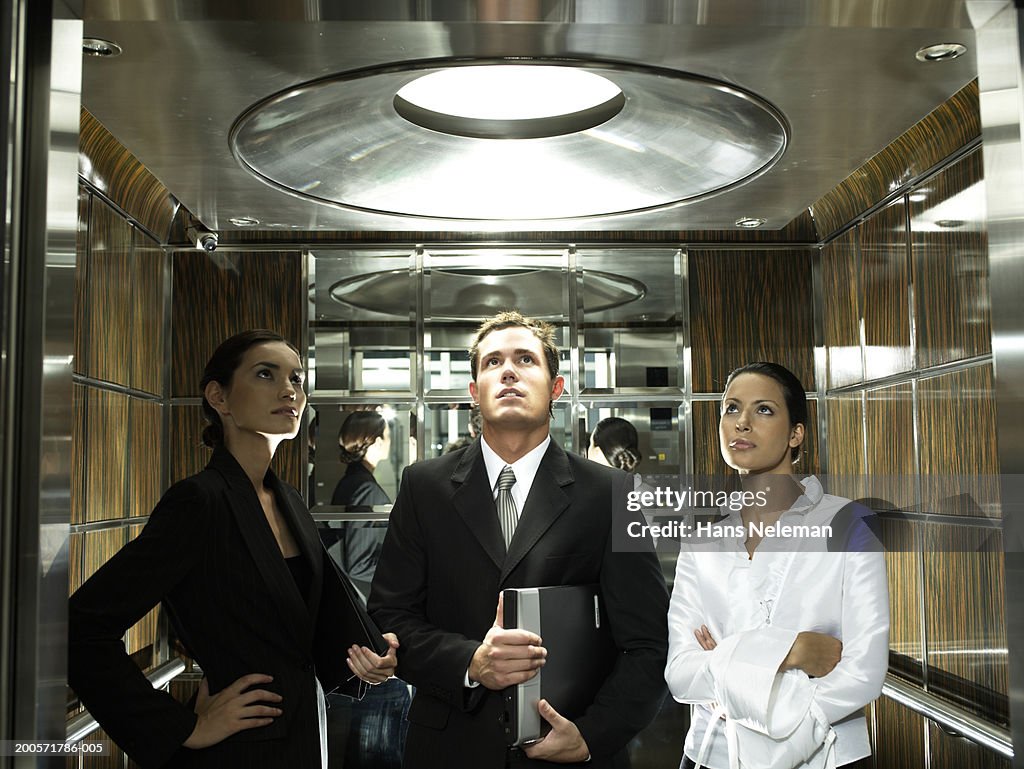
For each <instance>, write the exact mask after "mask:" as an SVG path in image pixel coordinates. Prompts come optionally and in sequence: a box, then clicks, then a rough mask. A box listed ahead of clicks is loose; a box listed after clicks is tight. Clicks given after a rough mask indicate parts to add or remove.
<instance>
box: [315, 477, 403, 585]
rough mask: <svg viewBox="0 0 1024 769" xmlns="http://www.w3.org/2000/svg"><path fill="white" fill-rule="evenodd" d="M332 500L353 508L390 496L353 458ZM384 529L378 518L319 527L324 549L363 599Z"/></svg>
mask: <svg viewBox="0 0 1024 769" xmlns="http://www.w3.org/2000/svg"><path fill="white" fill-rule="evenodd" d="M331 504H332V505H344V506H345V508H346V509H347V510H348V511H349V512H352V511H359V510H366V509H369V508H370V507H371V506H372V505H390V504H391V498H390V497H389V496H388V495H387V492H386V491H384V489H383V488H382V487H381V485H380V484H379V483H377V479H376V478H374V477H373V473H371V472H370V471H369V470H368V469H367V467H366V465H364V464H363V463H362V462H353V463H352V464H350V465H349V466H348V468H347V469H346V470H345V475H343V476H342V477H341V480H340V481H338V485H337V486H335V487H334V494H332V495H331ZM386 531H387V524H386V523H383V522H381V521H331V522H329V523H328V524H327V526H326V528H321V530H320V538H321V539H322V540H323V542H324V545H326V546H327V552H328V553H329V554H330V556H331V557H332V558H333V559H334V561H335V563H337V564H338V566H339V567H340V568H341V570H342V571H343V572H345V574H346V575H348V578H349V580H351V582H352V585H353V586H354V587H355V588H356V589H357V590H358V591H359V595H360V596H361V597H362V599H363V601H364V602H365V601H366V596H368V595H369V594H370V583H371V582H372V581H373V573H374V570H375V569H376V568H377V561H378V560H379V559H380V549H381V546H382V545H383V543H384V534H385V533H386Z"/></svg>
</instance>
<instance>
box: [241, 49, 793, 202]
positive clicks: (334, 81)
mask: <svg viewBox="0 0 1024 769" xmlns="http://www.w3.org/2000/svg"><path fill="white" fill-rule="evenodd" d="M485 67H486V68H488V69H491V70H501V69H502V68H508V67H516V68H531V67H544V68H545V69H548V68H566V69H568V70H571V71H573V72H576V73H582V74H584V75H590V76H594V77H596V78H599V79H602V80H605V81H607V82H608V83H610V84H611V86H612V87H613V89H617V90H618V92H619V96H618V97H616V96H614V95H613V96H611V97H609V98H606V99H604V100H599V101H597V102H596V104H591V105H590V106H589V107H588V106H585V107H583V108H582V109H574V108H571V107H568V106H566V107H564V108H563V110H562V111H561V112H560V113H555V114H552V113H548V114H540V115H539V116H538V115H533V116H527V117H512V118H509V117H508V116H504V117H502V118H500V119H499V123H501V122H503V125H497V126H496V125H495V124H493V123H491V124H489V125H486V126H484V125H483V123H486V122H487V121H489V120H492V118H490V117H482V118H481V117H470V118H469V119H468V120H469V122H468V123H467V121H466V120H465V116H460V115H457V114H453V113H452V112H447V113H445V112H439V111H438V110H436V109H430V108H429V107H428V108H426V110H425V111H427V112H433V113H438V114H442V115H444V121H445V122H444V123H443V124H434V125H431V124H430V123H429V119H428V120H424V119H423V115H422V113H415V114H414V113H413V112H410V111H408V110H407V109H406V108H405V106H404V105H403V104H402V102H409V103H411V102H410V100H409V99H407V98H406V97H405V96H402V97H401V101H398V100H397V99H396V96H398V94H399V93H400V92H402V93H405V92H404V91H403V89H405V88H406V87H408V86H410V84H412V83H414V82H417V81H425V80H427V78H428V76H433V75H435V74H437V75H440V73H447V72H452V71H454V70H458V69H460V68H466V69H477V70H483V69H484V68H485ZM611 93H612V94H614V90H612V91H611ZM499 101H500V100H499ZM557 103H558V102H557V100H556V104H557ZM396 105H397V106H396ZM420 108H421V109H423V107H422V105H420ZM403 112H404V113H405V114H404V115H403V114H402V113H403ZM580 112H583V113H585V114H584V116H580V115H579V113H580ZM583 117H585V118H586V119H585V120H583V122H582V123H581V122H578V121H579V120H581V119H583ZM460 118H462V120H461V122H460ZM516 120H525V121H526V122H525V123H522V124H520V125H519V128H520V129H525V128H529V129H530V131H529V132H527V133H526V134H524V136H522V137H517V138H509V136H508V135H507V134H506V135H503V136H502V138H496V137H495V135H493V134H495V133H497V134H500V133H501V131H502V130H505V131H507V132H514V130H516V129H515V126H514V125H512V124H513V123H514V121H516ZM573 120H576V121H577V122H576V128H577V130H570V131H568V132H557V133H556V131H555V129H557V128H559V124H560V123H561V127H562V128H565V124H566V122H567V121H568V122H572V121H573ZM452 121H455V122H456V123H459V125H456V127H455V129H454V130H453V129H452V128H451V126H452ZM474 121H483V122H476V123H474ZM537 121H540V122H537ZM467 125H469V126H470V129H467ZM481 127H484V128H486V129H487V130H489V131H491V132H492V135H488V136H486V138H481V135H480V133H479V132H477V133H475V134H474V133H473V132H472V129H473V128H475V129H479V128H481ZM541 129H543V130H542V131H541V133H540V134H537V131H539V130H541ZM531 132H532V135H531ZM787 140H788V126H787V123H786V121H785V119H784V117H783V116H782V115H781V113H780V112H779V111H778V110H776V109H775V108H774V107H773V106H772V105H771V104H769V103H768V102H766V101H765V100H763V99H761V98H760V97H758V96H756V95H755V94H752V93H749V92H746V91H742V90H740V89H738V88H736V87H734V86H731V85H728V84H726V83H722V82H719V81H715V80H711V79H708V78H703V77H700V76H696V75H691V74H687V73H684V72H678V71H675V70H668V69H660V68H656V67H643V66H636V65H630V64H619V63H608V62H596V61H584V60H571V59H533V60H528V61H524V60H522V59H511V60H504V59H498V60H472V61H465V60H460V61H445V62H437V61H432V62H429V63H419V64H407V65H401V66H398V65H396V66H390V67H385V68H374V69H367V70H361V71H358V72H350V73H342V74H339V75H334V76H331V77H327V78H324V79H321V80H317V81H314V82H310V83H306V84H303V85H300V86H296V87H295V88H292V89H290V90H288V91H287V92H282V93H279V94H275V95H273V96H271V97H269V98H267V99H265V100H263V101H261V102H259V103H257V104H255V105H253V106H252V107H251V108H250V109H249V110H247V111H246V112H245V113H244V114H242V115H241V116H240V117H239V118H238V119H237V120H236V121H235V124H234V126H233V127H232V129H231V135H230V144H231V149H232V152H233V153H234V155H235V158H236V159H237V160H238V161H239V163H241V164H242V166H243V167H244V168H246V169H247V170H249V171H250V172H251V173H253V174H254V175H256V176H257V177H258V178H260V179H261V180H263V181H265V182H267V183H268V184H270V185H272V186H274V187H277V188H278V189H281V190H283V191H286V192H289V193H291V194H294V195H298V196H300V197H303V198H306V199H310V200H315V201H318V202H321V203H326V204H330V205H336V206H342V207H346V208H352V209H356V210H362V211H368V212H373V213H382V214H393V215H399V216H416V217H428V218H440V219H462V220H505V221H509V220H519V221H523V220H552V219H577V218H586V217H592V216H608V215H614V214H626V213H631V212H636V211H643V210H649V209H655V208H662V207H666V206H673V205H678V204H680V203H685V202H687V201H692V200H696V199H699V198H703V197H707V196H709V195H713V194H716V193H718V192H721V191H723V190H726V189H729V188H732V187H735V186H738V185H741V184H744V183H746V182H748V181H750V180H751V179H754V178H756V177H757V176H759V175H760V174H762V173H764V172H765V171H766V170H768V169H769V168H770V167H771V166H772V165H774V164H775V162H777V161H778V159H779V158H780V157H781V156H782V155H783V153H784V152H785V149H786V144H787Z"/></svg>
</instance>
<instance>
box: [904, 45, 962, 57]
mask: <svg viewBox="0 0 1024 769" xmlns="http://www.w3.org/2000/svg"><path fill="white" fill-rule="evenodd" d="M965 53H967V46H964V45H960V43H937V44H935V45H926V46H925V47H924V48H921V49H920V50H918V52H917V53H916V54H914V56H915V57H916V58H917V60H918V61H948V60H949V59H956V58H958V57H960V56H963V55H964V54H965Z"/></svg>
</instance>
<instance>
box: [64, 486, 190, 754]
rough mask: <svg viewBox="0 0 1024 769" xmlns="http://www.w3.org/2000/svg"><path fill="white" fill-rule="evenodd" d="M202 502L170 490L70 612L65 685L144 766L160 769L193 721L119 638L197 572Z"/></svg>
mask: <svg viewBox="0 0 1024 769" xmlns="http://www.w3.org/2000/svg"><path fill="white" fill-rule="evenodd" d="M207 506H208V502H207V499H206V497H205V495H204V494H203V492H202V491H201V489H200V487H199V486H198V485H197V484H194V483H190V482H189V481H184V482H182V483H179V484H177V485H176V486H174V487H172V488H171V489H170V490H169V491H168V492H167V494H166V495H165V496H164V497H163V499H162V500H161V501H160V503H159V504H158V505H157V507H156V509H155V510H154V511H153V513H152V515H151V516H150V519H149V522H148V523H147V524H146V526H145V528H144V529H143V530H142V532H141V533H140V534H139V536H138V537H136V538H135V539H134V540H132V541H131V542H129V543H128V544H127V545H125V546H124V547H123V548H121V550H120V551H119V552H118V553H117V554H115V555H114V556H113V557H112V558H111V559H110V560H109V561H107V563H105V564H104V565H103V566H102V567H101V568H100V569H99V571H97V572H96V573H95V574H94V575H93V576H92V577H91V578H90V579H89V580H88V581H87V582H86V583H85V584H84V585H82V587H81V588H79V589H78V590H77V591H76V592H75V594H74V595H72V596H71V599H70V602H69V606H68V683H69V684H70V685H71V688H73V689H74V690H75V692H76V693H77V694H78V696H79V698H80V699H81V701H82V704H83V705H85V707H86V708H88V710H89V712H90V713H91V714H92V715H93V716H94V717H95V718H96V720H97V721H98V722H99V723H100V725H101V726H102V727H103V728H104V729H105V730H106V731H107V733H108V734H109V735H110V736H111V738H112V739H113V740H114V741H115V742H116V743H117V744H118V745H119V746H121V747H122V748H123V749H124V751H125V752H126V753H127V754H128V755H129V756H130V757H131V758H132V759H133V760H135V761H136V762H138V763H139V764H141V765H142V766H147V767H149V766H153V767H156V766H161V765H163V764H165V763H166V762H167V761H168V760H169V759H170V758H171V756H172V754H173V753H174V752H175V751H176V750H178V748H180V747H181V745H182V743H183V742H184V741H185V740H186V739H188V737H189V735H190V734H191V733H192V730H193V729H194V728H195V724H196V715H195V713H193V712H192V711H191V710H189V709H188V708H186V707H185V706H183V705H181V704H180V703H178V702H177V701H175V700H174V699H173V698H172V697H171V695H170V694H168V693H166V692H163V691H157V690H156V689H154V688H153V687H152V685H151V684H150V683H149V681H148V680H147V679H146V677H145V675H144V674H143V673H142V671H141V670H139V668H138V666H137V665H136V664H135V662H133V661H132V659H131V658H130V657H129V656H128V654H127V652H126V650H125V647H124V643H123V642H122V640H121V639H122V637H123V636H124V633H125V631H126V630H128V628H130V627H131V626H132V625H134V624H135V623H136V622H138V621H139V620H140V619H141V618H142V617H143V616H145V615H146V613H147V612H149V610H150V609H152V608H153V607H154V606H156V605H157V604H158V603H160V600H161V599H162V598H163V597H164V596H165V595H167V594H168V593H169V592H170V590H171V589H172V588H173V587H174V585H175V584H177V583H178V581H179V580H181V578H182V577H183V576H184V575H185V574H186V573H187V572H188V571H189V570H190V569H191V568H193V566H194V565H195V564H196V562H197V560H198V559H199V557H200V554H201V552H202V548H203V543H204V542H205V541H206V528H207V526H208V522H209V516H208V515H207Z"/></svg>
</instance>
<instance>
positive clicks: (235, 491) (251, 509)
mask: <svg viewBox="0 0 1024 769" xmlns="http://www.w3.org/2000/svg"><path fill="white" fill-rule="evenodd" d="M209 466H210V467H211V468H213V469H215V470H217V471H218V472H220V473H221V475H223V477H224V478H225V480H226V481H227V483H228V487H229V493H228V494H227V498H226V502H227V505H228V507H229V508H230V509H231V512H232V515H233V516H234V518H235V523H236V524H237V525H238V530H239V531H240V532H241V534H242V542H243V543H244V545H245V547H246V549H247V550H248V551H249V554H250V555H251V556H252V559H253V561H254V562H255V563H256V567H257V569H258V571H259V573H260V575H261V576H262V577H263V580H264V582H266V585H267V588H268V593H269V594H270V597H271V600H273V602H274V604H275V606H276V607H277V610H278V613H279V615H280V617H281V624H282V625H284V626H286V627H287V628H288V629H289V630H288V632H290V633H291V634H292V635H293V636H294V637H295V640H296V641H297V642H298V643H299V644H300V645H301V648H308V647H309V646H310V645H311V644H312V627H311V622H310V616H309V612H308V611H307V609H306V602H305V600H304V599H303V597H302V595H300V593H299V589H298V587H297V586H296V584H295V580H294V579H293V578H292V575H291V571H289V569H288V565H287V564H286V563H285V562H284V557H283V556H282V555H281V549H280V548H279V547H278V545H277V540H276V539H274V532H273V531H272V530H271V528H270V524H269V523H268V522H267V518H266V515H265V514H264V512H263V506H262V505H261V504H260V500H259V497H257V496H256V489H254V488H253V486H252V483H251V482H250V481H249V477H248V476H247V475H246V474H245V471H244V470H242V468H241V466H240V465H239V464H238V462H237V461H235V458H234V457H232V456H231V454H230V452H228V451H227V450H226V449H219V450H218V451H217V452H215V453H214V455H213V458H212V459H211V460H210V465H209ZM269 478H271V479H273V480H272V484H273V483H276V484H279V483H280V482H279V481H277V479H276V478H275V477H274V476H273V475H272V474H270V476H269ZM275 491H276V489H275ZM277 497H278V500H279V507H282V508H285V507H289V505H287V504H286V503H285V502H284V501H283V500H282V497H281V495H277ZM282 512H283V513H284V515H285V516H286V517H287V516H288V515H289V513H287V512H284V511H282ZM289 523H290V521H289ZM292 531H293V532H297V529H296V528H293V529H292ZM296 539H299V537H298V534H296ZM299 546H300V548H303V547H304V546H303V545H302V544H301V542H300V545H299ZM303 555H307V553H306V551H305V549H304V550H303ZM307 557H308V555H307ZM313 563H314V562H313V561H310V564H313ZM320 566H321V569H322V568H323V564H322V563H321V565H320Z"/></svg>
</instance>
